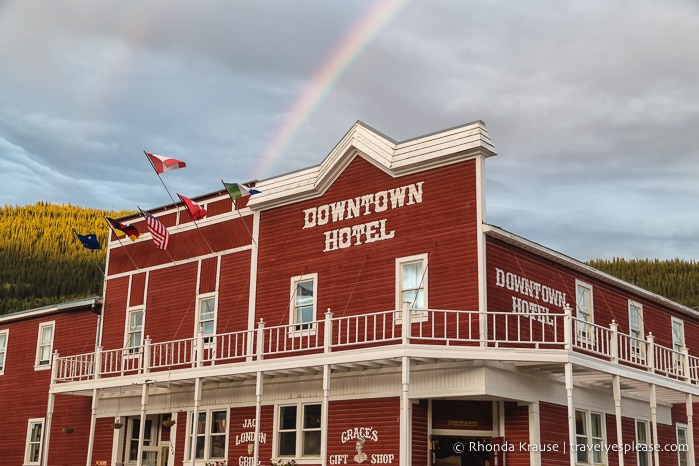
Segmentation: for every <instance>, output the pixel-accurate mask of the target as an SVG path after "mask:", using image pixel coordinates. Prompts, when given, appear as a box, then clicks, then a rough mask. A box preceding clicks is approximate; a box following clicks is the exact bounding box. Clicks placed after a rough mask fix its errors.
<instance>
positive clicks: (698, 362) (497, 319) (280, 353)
mask: <svg viewBox="0 0 699 466" xmlns="http://www.w3.org/2000/svg"><path fill="white" fill-rule="evenodd" d="M405 323H407V325H406V324H405ZM406 329H408V331H405V330H406ZM397 350H398V351H407V350H410V354H411V355H413V356H417V357H419V356H423V355H424V356H426V357H430V358H438V359H445V360H448V359H462V360H465V359H494V360H499V361H514V362H517V363H521V364H523V365H525V364H526V365H529V366H530V367H537V366H538V367H543V365H545V364H553V365H556V366H558V367H562V365H563V364H562V363H563V362H567V361H573V362H575V363H576V364H578V365H581V367H582V366H586V365H587V367H598V369H595V370H597V371H599V370H602V371H609V372H608V373H614V371H617V372H616V373H619V371H623V372H624V373H625V374H626V376H627V377H632V378H633V377H634V373H635V374H643V375H644V376H648V375H649V374H650V375H652V376H653V377H654V378H656V379H657V380H661V381H662V380H666V381H668V382H674V383H681V384H690V385H693V386H694V387H695V388H696V389H699V358H697V357H696V356H691V355H689V354H688V352H687V350H686V349H683V350H682V351H675V350H673V349H671V348H666V347H664V346H661V345H658V344H656V343H655V341H654V337H653V335H652V334H650V335H648V337H647V338H644V339H639V338H633V337H631V336H629V335H625V334H622V333H620V332H618V329H617V324H616V323H614V322H612V324H611V325H610V326H609V327H603V326H600V325H597V324H593V323H589V322H585V321H581V320H578V319H576V318H575V317H573V316H572V315H571V311H570V310H567V312H566V313H563V314H531V313H512V312H477V311H456V310H434V309H431V310H425V311H410V310H407V309H404V310H400V311H393V310H392V311H383V312H376V313H371V314H362V315H355V316H341V317H335V316H333V314H332V313H331V312H330V311H328V312H327V313H326V314H325V318H324V319H322V320H318V321H315V322H311V323H307V324H303V326H299V325H280V326H267V325H266V324H265V322H264V321H262V320H260V321H259V323H258V325H257V328H256V329H254V330H247V331H241V332H231V333H223V334H217V335H198V336H197V337H193V338H186V339H180V340H172V341H165V342H152V341H150V339H149V338H146V340H145V342H144V344H143V345H142V346H139V347H135V348H119V349H109V350H105V349H102V348H97V351H95V352H91V353H84V354H77V355H70V356H60V355H58V354H55V357H54V364H53V379H52V380H53V385H54V386H60V385H61V384H69V385H74V386H80V385H82V383H84V382H88V381H95V380H98V379H105V380H103V381H106V379H108V378H114V377H125V376H132V375H141V374H153V375H155V374H157V373H158V372H165V371H168V372H170V371H177V370H180V369H182V370H186V373H187V374H188V375H187V376H188V377H194V376H196V375H195V374H196V371H197V370H199V369H200V368H201V369H210V368H212V367H214V366H215V367H216V368H217V369H219V370H221V371H227V370H234V369H235V370H238V371H241V372H245V371H247V372H250V373H254V372H255V371H257V370H261V369H260V367H261V364H262V362H265V363H268V362H270V361H271V360H276V361H277V362H280V363H283V364H284V365H288V367H295V366H296V365H297V363H298V361H300V360H302V359H303V360H305V361H309V360H311V364H314V365H316V366H318V365H322V364H325V363H327V361H330V360H332V359H331V358H330V356H339V355H345V356H347V358H348V359H347V360H356V361H360V360H369V359H372V358H375V357H377V355H381V354H390V355H391V356H390V357H394V358H395V355H396V354H398V353H397V352H396V351H397ZM318 356H324V358H323V361H322V362H321V360H320V359H319V358H318ZM600 362H601V363H603V366H600V365H599V364H597V365H595V364H593V363H600ZM599 368H602V369H599ZM209 373H210V371H209ZM628 374H631V375H628ZM115 382H116V381H115Z"/></svg>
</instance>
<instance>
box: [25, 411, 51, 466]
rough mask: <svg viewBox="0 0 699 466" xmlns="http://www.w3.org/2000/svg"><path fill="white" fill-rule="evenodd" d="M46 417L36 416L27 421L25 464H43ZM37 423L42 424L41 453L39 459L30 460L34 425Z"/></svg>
mask: <svg viewBox="0 0 699 466" xmlns="http://www.w3.org/2000/svg"><path fill="white" fill-rule="evenodd" d="M45 421H46V420H45V419H44V418H43V417H36V418H32V419H29V420H28V421H27V437H26V441H25V443H24V445H25V447H24V463H23V464H24V465H25V466H29V465H38V464H41V455H42V454H43V451H42V450H43V444H44V424H45ZM35 425H41V437H40V438H39V454H38V457H39V459H38V461H29V447H30V444H29V441H30V439H31V438H32V427H33V426H35Z"/></svg>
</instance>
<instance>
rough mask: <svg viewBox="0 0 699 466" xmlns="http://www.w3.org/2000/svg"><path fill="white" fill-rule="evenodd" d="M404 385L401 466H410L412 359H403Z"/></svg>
mask: <svg viewBox="0 0 699 466" xmlns="http://www.w3.org/2000/svg"><path fill="white" fill-rule="evenodd" d="M401 366H402V376H401V378H402V383H403V392H402V394H401V400H400V401H401V409H400V463H399V464H400V466H410V465H411V463H412V449H411V443H412V442H411V440H412V439H411V432H412V431H411V428H410V425H411V421H412V419H411V417H412V416H411V410H410V398H409V397H408V395H409V394H410V358H409V357H408V356H403V357H402V364H401Z"/></svg>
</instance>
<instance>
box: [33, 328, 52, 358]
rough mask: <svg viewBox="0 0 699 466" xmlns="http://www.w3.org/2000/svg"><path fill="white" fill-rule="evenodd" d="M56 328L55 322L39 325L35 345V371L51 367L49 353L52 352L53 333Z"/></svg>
mask: <svg viewBox="0 0 699 466" xmlns="http://www.w3.org/2000/svg"><path fill="white" fill-rule="evenodd" d="M55 327H56V323H55V322H44V323H42V324H40V325H39V336H38V337H37V343H36V361H35V363H34V364H35V367H36V368H37V369H39V368H42V369H46V368H48V367H49V366H51V353H52V352H53V333H54V329H55Z"/></svg>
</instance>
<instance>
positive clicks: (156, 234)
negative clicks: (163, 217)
mask: <svg viewBox="0 0 699 466" xmlns="http://www.w3.org/2000/svg"><path fill="white" fill-rule="evenodd" d="M143 215H145V216H146V226H147V227H148V231H150V234H151V235H153V242H154V243H155V245H156V246H157V247H159V248H160V249H167V247H168V245H169V244H170V233H169V232H168V231H167V228H165V225H163V224H162V223H160V221H159V220H158V219H157V218H155V217H153V216H152V215H151V214H149V213H148V212H143Z"/></svg>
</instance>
